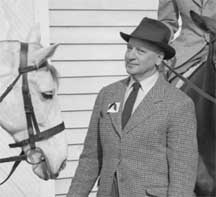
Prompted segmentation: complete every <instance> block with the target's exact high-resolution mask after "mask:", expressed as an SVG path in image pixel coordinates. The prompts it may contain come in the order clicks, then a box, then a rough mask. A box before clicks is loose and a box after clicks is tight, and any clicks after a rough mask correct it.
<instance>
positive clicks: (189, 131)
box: [67, 76, 197, 197]
mask: <svg viewBox="0 0 216 197" xmlns="http://www.w3.org/2000/svg"><path fill="white" fill-rule="evenodd" d="M127 82H128V79H124V80H122V81H118V82H116V83H113V84H111V85H109V86H107V87H104V88H103V89H102V90H101V91H100V93H99V95H98V97H97V99H96V103H95V106H94V110H93V114H92V117H91V121H90V125H89V129H88V132H87V136H86V139H85V143H84V149H83V152H82V154H81V156H80V159H79V165H78V168H77V170H76V173H75V176H74V178H73V180H72V184H71V187H70V189H69V193H68V195H67V196H68V197H87V196H88V194H89V192H90V191H91V189H92V187H93V186H94V184H95V182H96V179H97V178H98V177H99V183H98V193H97V196H98V197H110V196H111V190H112V183H113V176H114V173H115V172H116V173H117V177H118V187H119V193H120V197H147V196H154V197H192V196H193V189H194V184H195V179H196V169H197V140H196V119H195V112H194V105H193V102H192V101H191V99H190V98H189V97H188V96H186V95H185V94H184V93H183V92H181V91H180V90H178V89H176V88H175V87H173V86H172V85H171V84H169V83H168V82H166V81H165V80H164V78H163V77H162V76H160V77H159V79H158V80H157V82H156V84H155V85H154V87H153V88H152V89H151V90H150V92H149V93H148V94H147V95H146V97H145V98H144V99H143V100H142V102H141V103H140V104H139V106H138V107H137V109H136V110H135V112H134V113H133V114H132V116H131V118H130V119H129V121H128V122H127V124H126V126H125V127H124V129H123V130H122V128H121V112H122V103H123V99H124V94H125V90H126V87H127Z"/></svg>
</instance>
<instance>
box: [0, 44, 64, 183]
mask: <svg viewBox="0 0 216 197" xmlns="http://www.w3.org/2000/svg"><path fill="white" fill-rule="evenodd" d="M20 48H21V43H20V42H19V41H0V96H1V95H2V93H3V92H4V91H5V90H6V89H7V87H8V86H9V84H11V82H12V81H13V80H14V79H15V78H16V77H17V76H18V75H19V64H20ZM56 48H57V45H52V46H50V47H46V48H43V47H42V46H41V45H40V44H39V43H38V42H31V43H28V53H27V59H28V61H27V65H28V67H29V66H36V67H38V68H39V67H40V66H41V65H43V66H44V67H42V68H40V69H38V70H34V71H30V72H28V74H27V75H28V85H29V91H30V95H31V100H32V105H33V108H34V113H35V116H36V119H37V123H38V127H39V130H40V131H41V133H42V132H43V131H46V130H47V129H50V128H53V127H55V126H56V125H59V124H60V123H62V118H61V113H60V107H59V103H58V99H57V89H58V78H57V72H56V70H55V69H54V67H52V66H50V65H49V64H48V63H47V61H46V60H47V58H49V57H51V56H52V55H53V54H54V52H55V50H56ZM0 126H1V127H2V128H3V129H4V130H6V131H7V132H8V133H9V134H10V135H11V136H12V137H13V139H14V141H15V142H20V141H22V140H25V139H29V134H28V131H27V130H28V129H27V120H26V114H25V109H24V101H23V94H22V76H21V77H20V79H19V80H18V81H17V82H16V83H15V85H14V87H13V88H12V89H11V91H9V93H8V94H7V95H6V96H5V97H4V99H3V100H2V101H1V102H0ZM35 146H36V148H35V149H34V150H36V151H32V147H31V146H30V145H29V144H25V145H24V146H23V147H22V150H23V151H24V155H25V156H26V155H27V156H28V157H27V160H28V161H29V160H30V161H32V160H33V161H32V163H33V164H32V169H33V172H34V173H35V174H36V175H37V176H38V177H40V178H41V179H44V180H48V179H55V178H56V177H57V176H58V174H59V172H60V170H61V169H63V168H64V166H65V163H66V158H67V142H66V138H65V134H64V132H59V133H57V134H56V135H53V136H51V137H49V138H48V139H43V140H40V141H36V142H35ZM35 161H37V162H35ZM38 161H39V162H38ZM34 162H35V163H34ZM0 165H1V163H0ZM1 181H2V180H0V182H1Z"/></svg>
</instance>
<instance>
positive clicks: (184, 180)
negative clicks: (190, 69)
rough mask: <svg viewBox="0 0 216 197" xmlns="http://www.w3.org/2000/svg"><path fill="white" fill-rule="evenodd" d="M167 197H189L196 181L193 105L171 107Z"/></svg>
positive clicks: (182, 104) (168, 137)
mask: <svg viewBox="0 0 216 197" xmlns="http://www.w3.org/2000/svg"><path fill="white" fill-rule="evenodd" d="M167 160H168V166H169V186H168V197H189V196H190V197H192V196H193V190H194V186H195V181H196V174H197V163H198V147H197V132H196V118H195V110H194V105H193V102H192V101H191V100H190V99H189V98H188V99H186V101H182V103H180V104H178V105H176V106H175V107H173V110H172V112H171V113H170V123H169V129H168V133H167Z"/></svg>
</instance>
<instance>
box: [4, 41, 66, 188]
mask: <svg viewBox="0 0 216 197" xmlns="http://www.w3.org/2000/svg"><path fill="white" fill-rule="evenodd" d="M27 54H28V43H23V42H21V43H20V64H19V75H18V76H17V77H16V79H15V80H14V81H13V82H12V83H11V84H10V85H9V86H8V88H7V89H6V90H5V91H4V92H3V94H2V95H1V96H0V102H1V101H2V100H3V99H4V98H5V97H6V96H7V95H8V93H9V92H10V91H11V90H12V88H13V87H14V85H15V84H16V82H17V81H18V79H19V78H20V76H21V75H22V80H23V81H22V93H23V102H24V109H25V114H26V122H27V130H28V135H29V138H28V139H25V140H22V141H20V142H16V143H13V144H9V146H10V147H11V148H15V147H22V146H25V145H28V144H29V145H30V147H31V149H35V148H36V145H35V142H38V141H41V140H45V139H48V138H49V137H51V136H53V135H56V134H57V133H60V132H61V131H63V130H64V129H65V126H64V122H62V123H60V124H58V125H57V126H55V127H52V128H50V129H47V130H45V131H43V132H40V130H39V127H38V123H37V119H36V116H35V113H34V108H33V105H32V100H31V94H30V91H29V85H28V75H27V73H28V72H31V71H34V70H37V69H40V68H42V67H44V64H42V65H40V66H27V63H28V59H27ZM34 129H35V130H36V134H34ZM26 158H27V157H26V155H25V153H24V152H23V151H22V152H21V153H20V155H19V156H13V157H7V158H2V159H0V163H4V162H12V161H15V162H14V164H13V166H12V169H11V171H10V173H9V175H8V176H7V177H6V178H5V180H3V181H2V182H0V185H2V184H3V183H5V182H6V181H7V180H8V179H9V178H10V177H11V175H12V174H13V172H14V171H15V170H16V168H17V167H18V165H19V164H20V162H21V161H23V160H26Z"/></svg>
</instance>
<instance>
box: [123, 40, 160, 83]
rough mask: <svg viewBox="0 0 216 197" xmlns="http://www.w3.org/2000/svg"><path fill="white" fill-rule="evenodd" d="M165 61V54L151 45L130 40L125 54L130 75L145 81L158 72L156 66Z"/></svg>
mask: <svg viewBox="0 0 216 197" xmlns="http://www.w3.org/2000/svg"><path fill="white" fill-rule="evenodd" d="M162 60H163V53H162V52H160V51H159V50H158V49H157V48H156V47H155V46H154V45H152V44H151V43H148V42H145V41H142V40H139V39H135V38H130V40H129V42H128V45H127V51H126V53H125V64H126V65H125V66H126V71H127V73H128V74H130V75H132V76H133V77H134V78H135V79H137V80H143V79H145V78H147V77H149V76H151V75H152V74H153V73H155V72H156V67H155V65H156V64H157V65H159V64H160V63H161V61H162Z"/></svg>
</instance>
